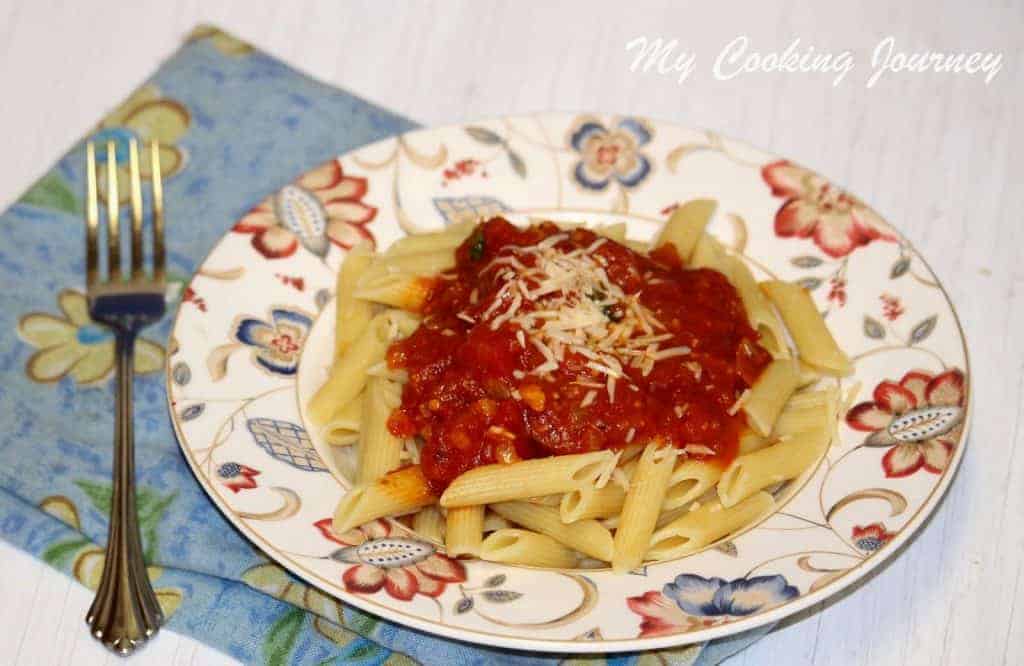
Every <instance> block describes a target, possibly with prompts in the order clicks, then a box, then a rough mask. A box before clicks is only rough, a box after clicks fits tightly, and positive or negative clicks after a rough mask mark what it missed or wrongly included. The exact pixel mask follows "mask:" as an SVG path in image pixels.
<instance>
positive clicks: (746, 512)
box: [647, 493, 775, 560]
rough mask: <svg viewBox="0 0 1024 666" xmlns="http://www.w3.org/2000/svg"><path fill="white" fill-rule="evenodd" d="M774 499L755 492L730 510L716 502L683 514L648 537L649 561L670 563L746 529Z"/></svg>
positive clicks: (765, 511)
mask: <svg viewBox="0 0 1024 666" xmlns="http://www.w3.org/2000/svg"><path fill="white" fill-rule="evenodd" d="M774 505H775V500H773V499H772V496H771V495H769V494H768V493H757V494H756V495H753V496H751V497H748V498H747V499H745V500H743V501H742V502H740V503H738V504H736V505H735V506H733V507H732V508H726V507H723V506H722V505H721V504H719V503H718V502H711V503H709V504H705V505H704V506H702V507H700V508H697V509H694V510H693V511H690V512H688V513H685V514H683V515H682V516H680V517H679V518H676V519H675V520H673V521H672V522H670V523H668V524H667V525H665V526H664V527H662V528H660V529H658V531H657V532H655V533H654V534H653V535H652V536H651V547H650V550H649V551H648V552H647V555H648V557H649V558H650V559H652V560H669V559H673V558H676V557H682V556H683V555H689V554H690V553H692V552H694V551H697V550H700V549H701V548H703V547H704V546H707V545H709V544H712V543H714V542H715V541H718V540H719V539H721V538H722V537H724V536H727V535H729V534H732V533H733V532H736V531H737V530H739V529H742V528H743V527H746V526H747V525H749V524H750V523H752V522H753V521H755V520H757V519H758V518H759V517H761V516H763V515H765V514H766V513H767V512H768V511H769V510H770V509H771V508H772V507H773V506H774Z"/></svg>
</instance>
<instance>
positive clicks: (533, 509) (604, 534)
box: [491, 502, 612, 562]
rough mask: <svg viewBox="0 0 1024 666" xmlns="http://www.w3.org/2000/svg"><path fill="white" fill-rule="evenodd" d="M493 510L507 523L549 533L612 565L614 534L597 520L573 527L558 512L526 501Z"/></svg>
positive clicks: (497, 505) (575, 524) (565, 543)
mask: <svg viewBox="0 0 1024 666" xmlns="http://www.w3.org/2000/svg"><path fill="white" fill-rule="evenodd" d="M491 510H492V511H494V513H496V514H498V515H499V516H501V517H502V518H504V519H505V520H509V521H511V522H513V523H516V524H517V525H521V526H522V527H526V528H528V529H531V530H533V531H535V532H540V533H541V534H546V535H547V536H549V537H551V538H552V539H554V540H555V541H557V542H559V543H561V544H564V545H566V546H568V547H570V548H572V549H573V550H578V551H579V552H581V553H583V554H584V555H589V556H590V557H593V558H595V559H598V560H603V561H605V562H610V561H611V559H612V534H611V532H609V531H608V530H607V529H605V528H604V527H603V526H602V525H601V523H599V522H597V521H596V520H580V521H577V522H575V523H573V524H571V525H566V524H565V523H563V522H562V518H561V516H560V515H559V512H558V509H554V508H551V507H547V506H537V505H535V504H528V503H526V502H499V503H497V504H491Z"/></svg>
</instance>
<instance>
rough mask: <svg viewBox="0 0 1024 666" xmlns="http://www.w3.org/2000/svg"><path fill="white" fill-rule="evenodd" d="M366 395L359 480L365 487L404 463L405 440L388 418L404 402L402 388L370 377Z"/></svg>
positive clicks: (358, 466) (357, 478)
mask: <svg viewBox="0 0 1024 666" xmlns="http://www.w3.org/2000/svg"><path fill="white" fill-rule="evenodd" d="M363 396H364V397H363V400H362V405H363V414H362V425H363V427H362V429H361V430H360V432H359V451H358V460H357V464H356V479H355V481H356V483H357V484H363V485H365V484H368V483H372V482H373V481H376V480H377V479H379V478H380V477H382V476H384V475H385V474H387V473H388V472H390V471H391V470H393V469H395V468H396V467H398V466H399V464H401V459H402V440H401V439H400V438H398V437H395V436H394V435H392V434H391V431H390V430H388V417H390V416H391V412H392V411H393V410H394V409H395V408H396V407H398V405H399V404H401V402H402V387H401V386H400V385H399V384H398V383H396V382H392V381H390V380H387V379H383V378H381V377H370V378H369V379H368V380H367V383H366V389H365V390H364V391H363Z"/></svg>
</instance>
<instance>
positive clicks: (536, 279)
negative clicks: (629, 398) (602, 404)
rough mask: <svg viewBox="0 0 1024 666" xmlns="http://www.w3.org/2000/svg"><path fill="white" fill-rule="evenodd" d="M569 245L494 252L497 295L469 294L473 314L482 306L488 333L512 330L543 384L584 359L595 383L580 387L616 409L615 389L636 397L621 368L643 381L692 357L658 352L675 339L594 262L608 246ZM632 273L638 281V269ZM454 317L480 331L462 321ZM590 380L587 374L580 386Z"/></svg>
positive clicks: (682, 351)
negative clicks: (534, 357) (601, 394)
mask: <svg viewBox="0 0 1024 666" xmlns="http://www.w3.org/2000/svg"><path fill="white" fill-rule="evenodd" d="M569 238H570V236H569V234H568V233H565V232H561V233H556V234H553V235H551V236H548V237H547V238H545V239H544V240H542V241H540V242H539V243H537V244H536V245H532V246H518V245H508V246H505V247H504V248H502V249H501V250H499V252H498V256H496V257H494V258H493V259H492V260H491V262H490V263H489V264H488V265H487V266H486V267H485V268H484V270H483V272H488V271H491V272H493V273H494V279H495V282H494V289H493V291H491V292H490V293H489V295H488V296H486V297H481V296H480V295H479V293H478V292H474V293H473V294H471V296H470V301H471V303H472V304H473V305H474V306H475V305H476V304H477V300H478V299H480V300H482V301H483V302H482V303H480V306H481V307H482V312H481V311H480V310H477V309H476V308H474V309H473V312H480V316H479V319H480V322H481V323H482V322H487V323H488V326H489V328H490V329H491V330H493V331H497V330H498V329H500V328H502V327H503V326H506V325H512V326H515V327H516V332H515V336H516V340H517V341H518V343H519V346H520V347H521V348H522V349H528V348H530V347H533V348H534V349H536V350H537V351H538V352H539V353H540V355H541V357H542V358H543V361H542V362H541V363H540V364H538V365H536V366H535V367H533V368H532V369H530V372H531V373H532V374H535V375H537V376H539V377H540V378H541V379H544V380H547V381H552V380H553V379H554V377H553V375H552V373H555V372H557V371H558V370H559V369H560V368H562V366H563V364H564V363H566V362H567V359H570V358H577V357H582V358H583V359H585V365H584V367H585V368H586V369H587V371H589V376H590V377H592V378H593V379H594V380H596V381H594V382H593V384H594V385H590V384H581V385H585V386H587V387H588V388H594V389H604V390H606V391H607V392H608V397H609V400H611V401H613V402H614V400H615V393H616V388H617V383H619V382H622V383H624V384H625V385H626V386H628V387H629V388H630V389H632V390H634V391H636V390H638V389H637V387H636V386H635V385H633V384H632V382H631V381H630V379H629V376H628V375H627V374H626V371H625V368H634V369H638V370H640V371H641V372H642V373H643V375H645V376H646V375H648V374H650V372H651V371H652V370H653V368H654V366H655V364H656V363H658V362H659V361H662V360H664V359H668V358H674V357H679V356H686V355H688V354H689V353H690V351H691V350H690V348H689V347H686V346H682V345H679V346H675V347H669V348H666V349H659V345H660V344H662V343H666V342H668V341H669V340H671V339H672V338H673V335H672V334H671V333H666V332H664V331H666V330H667V329H666V327H665V325H664V324H662V323H661V322H660V321H658V319H657V317H656V316H655V315H654V313H653V312H651V311H650V310H649V309H648V308H647V307H646V306H644V305H643V304H642V303H641V302H640V293H633V294H627V293H625V292H624V291H623V289H622V288H621V287H620V286H619V285H618V284H616V283H615V282H613V281H612V280H611V278H610V277H609V276H608V273H607V271H606V270H605V266H607V265H608V262H607V261H606V260H605V257H603V256H601V255H600V254H597V251H598V250H599V249H600V248H601V247H602V246H604V245H605V244H606V243H607V242H608V240H607V239H606V238H597V239H595V240H594V241H593V242H591V243H590V244H589V245H587V246H586V247H576V248H566V246H565V245H564V244H563V243H564V241H567V240H569ZM560 244H562V245H561V246H560ZM630 270H633V271H634V274H636V275H637V277H639V274H638V273H636V271H635V269H632V268H631V269H630ZM484 305H486V307H483V306H484ZM459 317H460V318H462V319H463V320H465V321H467V322H469V323H473V324H476V323H477V322H476V321H475V320H473V318H472V317H470V316H469V315H468V314H466V313H460V314H459ZM527 343H529V344H527ZM698 372H699V366H698ZM587 376H588V373H587V372H584V373H583V376H582V377H580V379H583V380H586V379H587ZM587 396H590V394H589V393H588V394H587ZM595 399H596V398H591V397H584V398H583V403H582V404H583V406H587V405H590V404H593V401H594V400H595Z"/></svg>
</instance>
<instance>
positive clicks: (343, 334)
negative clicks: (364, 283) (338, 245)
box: [334, 241, 373, 359]
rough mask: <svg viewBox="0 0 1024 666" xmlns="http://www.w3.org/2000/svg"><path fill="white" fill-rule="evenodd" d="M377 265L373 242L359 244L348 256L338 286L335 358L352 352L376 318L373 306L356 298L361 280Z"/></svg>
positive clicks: (342, 267) (342, 266)
mask: <svg viewBox="0 0 1024 666" xmlns="http://www.w3.org/2000/svg"><path fill="white" fill-rule="evenodd" d="M372 262H373V248H372V246H371V245H370V243H368V242H366V241H364V242H362V243H359V244H358V245H356V246H355V247H353V248H352V249H351V250H349V251H348V254H346V255H345V259H344V260H342V262H341V269H340V270H339V271H338V280H337V283H336V286H335V290H334V294H335V301H336V303H335V315H334V317H335V321H334V358H335V359H337V358H339V357H340V356H341V355H342V354H344V353H345V352H346V351H348V349H349V347H351V346H352V343H353V342H355V341H356V340H357V339H358V338H359V336H361V335H362V334H363V331H365V330H366V327H367V326H369V324H370V320H371V319H373V304H372V303H369V302H367V301H364V300H360V299H358V298H356V297H355V294H354V293H353V292H354V291H355V288H356V284H358V282H359V279H360V278H361V277H362V275H363V274H364V273H365V272H366V270H367V269H368V268H369V267H370V264H371V263H372Z"/></svg>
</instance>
